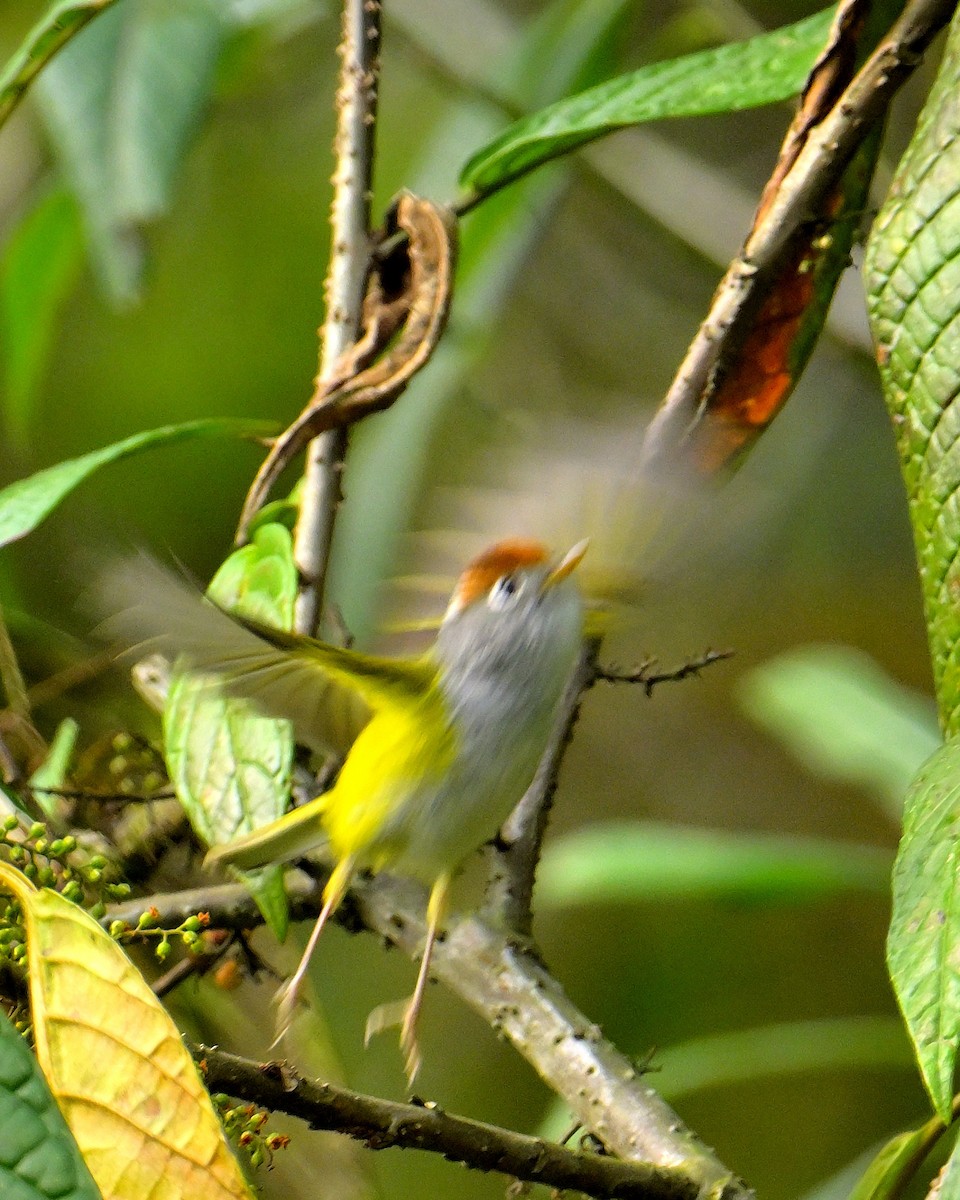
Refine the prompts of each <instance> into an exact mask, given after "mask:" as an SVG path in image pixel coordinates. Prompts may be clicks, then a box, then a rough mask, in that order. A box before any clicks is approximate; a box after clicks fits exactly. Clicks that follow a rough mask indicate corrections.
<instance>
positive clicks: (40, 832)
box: [27, 821, 47, 840]
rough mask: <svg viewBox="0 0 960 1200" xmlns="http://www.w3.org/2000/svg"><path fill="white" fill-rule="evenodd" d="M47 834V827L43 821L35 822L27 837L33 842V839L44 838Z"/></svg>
mask: <svg viewBox="0 0 960 1200" xmlns="http://www.w3.org/2000/svg"><path fill="white" fill-rule="evenodd" d="M46 832H47V827H46V825H44V823H43V822H42V821H34V823H33V824H32V825H31V826H30V832H29V833H28V834H27V837H28V838H30V839H31V840H32V839H33V838H42V837H43V836H44V834H45V833H46Z"/></svg>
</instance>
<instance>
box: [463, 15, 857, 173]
mask: <svg viewBox="0 0 960 1200" xmlns="http://www.w3.org/2000/svg"><path fill="white" fill-rule="evenodd" d="M833 12H834V10H833V9H832V8H829V9H825V10H824V11H823V12H819V13H816V14H815V15H814V16H812V17H807V18H806V19H805V20H803V21H798V22H797V23H796V24H794V25H788V26H786V27H785V28H783V29H778V30H775V31H774V32H772V33H764V34H760V35H759V36H758V37H754V38H750V39H749V41H746V42H737V43H732V44H730V45H726V46H720V47H718V48H717V49H716V50H703V51H699V52H698V53H696V54H688V55H685V56H684V57H683V58H677V59H672V60H670V61H668V62H659V63H653V64H651V65H650V66H647V67H641V68H640V69H639V70H638V71H633V72H631V73H630V74H629V75H621V76H619V77H618V78H616V79H610V80H608V81H607V82H606V83H601V84H598V85H597V86H596V87H592V88H589V89H588V90H587V91H585V92H580V93H579V94H578V95H576V96H570V97H568V98H567V99H566V100H561V101H559V103H557V104H552V105H550V106H549V107H548V108H544V109H541V110H540V111H539V112H537V113H534V114H533V115H532V116H530V117H525V118H524V119H523V120H520V121H518V122H517V123H516V124H515V125H512V126H511V127H510V128H509V129H508V130H506V132H504V133H502V134H501V135H500V136H499V137H497V138H495V139H494V140H493V141H492V142H489V143H488V144H487V145H486V146H484V147H483V149H482V150H480V151H478V152H477V153H476V154H475V155H474V156H473V157H472V158H471V159H470V160H469V161H468V162H467V164H466V166H465V167H464V168H463V171H462V172H461V176H460V181H461V183H462V184H464V186H466V187H469V188H471V189H472V190H473V191H474V192H476V193H480V194H483V193H486V192H490V191H493V190H495V189H497V188H501V187H503V186H504V185H505V184H507V183H510V182H512V181H513V180H515V179H518V178H519V177H520V176H521V175H524V174H526V173H527V172H528V171H532V170H533V169H534V167H538V166H541V165H542V164H543V163H545V162H547V161H548V160H550V159H552V158H556V157H557V156H558V155H560V154H567V153H569V152H570V151H571V150H575V149H576V148H577V147H579V146H582V145H584V144H585V143H586V142H589V141H592V140H593V139H594V138H598V137H602V136H603V135H604V134H607V133H612V132H613V131H614V130H616V129H623V128H624V127H625V126H627V125H637V124H640V123H641V122H643V121H653V120H657V119H659V118H662V117H690V116H701V115H705V114H708V113H718V112H732V111H735V110H738V109H743V108H755V107H757V106H759V105H762V104H772V103H774V102H775V101H777V100H786V99H788V98H789V97H790V96H793V95H795V94H796V93H797V92H799V91H800V89H801V88H802V87H803V84H804V82H805V81H806V78H807V75H808V74H809V72H810V68H811V66H812V65H813V63H814V60H815V59H816V57H817V54H818V53H819V52H820V50H821V49H822V48H823V45H824V42H825V41H826V37H827V32H828V30H829V28H830V22H831V21H832V20H833Z"/></svg>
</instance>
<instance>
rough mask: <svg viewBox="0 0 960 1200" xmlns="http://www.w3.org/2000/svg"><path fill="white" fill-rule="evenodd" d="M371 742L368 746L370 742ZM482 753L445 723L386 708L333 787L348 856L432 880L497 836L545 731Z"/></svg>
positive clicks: (331, 827)
mask: <svg viewBox="0 0 960 1200" xmlns="http://www.w3.org/2000/svg"><path fill="white" fill-rule="evenodd" d="M361 742H363V743H364V744H363V745H361ZM531 743H532V744H529V743H528V744H525V745H523V746H522V747H518V746H516V745H514V746H504V747H503V752H502V753H501V754H499V755H495V756H494V762H493V763H491V762H490V761H489V759H488V760H487V761H484V762H475V761H473V756H472V755H470V754H469V752H466V753H465V752H464V751H465V749H466V748H465V747H462V746H457V744H456V740H455V737H454V735H453V734H452V733H451V732H450V730H449V728H448V727H446V726H443V725H437V726H434V727H433V729H432V731H431V732H430V733H428V734H427V735H425V734H424V723H423V722H422V721H417V720H415V721H407V720H404V719H403V718H402V717H395V716H393V715H386V714H384V715H381V716H380V717H378V718H376V719H375V720H374V721H372V722H371V723H370V725H368V726H367V728H366V729H365V730H364V731H363V733H362V734H361V735H360V738H359V739H358V740H357V743H356V745H355V746H354V750H353V752H352V753H351V755H350V756H349V758H348V759H347V761H346V763H345V764H344V768H343V771H342V772H341V774H340V778H339V779H338V780H337V783H336V785H335V787H334V788H333V789H332V791H331V792H330V794H329V797H328V802H327V804H326V806H325V811H324V816H323V822H324V826H325V828H326V832H327V835H328V837H329V839H330V845H331V848H332V850H333V851H334V853H335V855H336V856H337V857H338V858H340V859H343V858H348V857H349V858H352V859H353V860H354V862H355V863H356V865H357V866H358V867H362V868H368V869H371V870H374V871H379V870H393V871H396V872H397V873H398V874H401V875H409V876H412V877H414V878H417V879H421V880H423V881H424V882H425V883H432V882H433V880H435V879H436V878H437V877H438V875H440V874H441V873H444V872H447V871H450V870H452V869H454V868H455V867H456V866H457V865H458V864H459V863H460V862H461V861H462V860H463V859H464V858H465V857H466V856H467V855H468V854H469V853H471V851H473V850H475V849H477V847H479V846H480V845H481V844H482V843H483V842H485V841H487V840H488V839H489V838H491V837H493V836H494V835H495V834H496V832H497V830H498V829H499V827H500V825H501V824H502V823H503V821H504V820H506V818H507V816H508V814H509V813H510V811H511V810H512V809H513V807H514V805H515V804H516V803H517V801H518V800H519V799H520V797H521V796H522V794H523V792H524V790H525V789H526V787H527V785H528V784H529V782H530V780H531V778H532V776H533V772H534V770H535V768H536V763H537V759H538V758H539V752H540V749H541V747H540V745H539V738H533V739H531Z"/></svg>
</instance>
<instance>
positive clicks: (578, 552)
mask: <svg viewBox="0 0 960 1200" xmlns="http://www.w3.org/2000/svg"><path fill="white" fill-rule="evenodd" d="M589 545H590V539H589V538H584V540H583V541H582V542H577V544H576V545H575V546H572V547H571V548H570V549H569V550H568V551H567V552H566V554H565V555H564V556H563V558H561V560H560V561H559V562H558V563H557V565H556V566H555V567H554V568H553V570H552V571H551V572H550V574H549V575H548V576H547V577H546V579H545V580H544V581H543V585H542V587H541V588H540V590H541V591H542V592H545V591H547V589H548V588H552V587H553V586H554V585H555V584H558V583H560V581H561V580H563V579H566V577H567V576H568V575H569V574H570V573H571V571H573V570H575V569H576V568H577V567H578V566H579V565H580V560H581V559H582V558H583V556H584V555H585V554H586V552H587V547H588V546H589Z"/></svg>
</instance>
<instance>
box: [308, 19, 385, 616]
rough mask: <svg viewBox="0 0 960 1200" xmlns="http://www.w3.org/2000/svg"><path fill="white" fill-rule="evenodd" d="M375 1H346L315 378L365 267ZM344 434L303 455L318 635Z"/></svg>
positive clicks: (347, 333) (349, 331) (325, 369)
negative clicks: (323, 303) (323, 313)
mask: <svg viewBox="0 0 960 1200" xmlns="http://www.w3.org/2000/svg"><path fill="white" fill-rule="evenodd" d="M380 16H381V6H380V0H344V5H343V34H342V38H341V41H340V47H339V54H340V84H339V87H338V89H337V100H336V104H337V132H336V139H335V142H334V150H335V154H336V167H335V169H334V175H333V204H332V207H331V212H330V263H329V267H328V270H327V278H326V283H325V292H326V317H325V319H324V323H323V330H322V334H321V352H320V369H319V375H318V379H319V380H323V379H325V378H327V377H328V376H329V375H331V374H332V372H333V368H334V364H335V363H336V362H337V360H338V359H339V358H340V356H341V354H343V352H344V351H345V350H347V349H348V348H349V347H350V346H351V345H352V344H353V343H354V342H355V341H356V339H357V336H358V333H359V328H360V316H361V309H362V306H363V295H364V289H365V286H366V279H367V272H368V268H369V262H370V240H371V239H370V194H371V186H372V179H373V148H374V136H375V131H376V118H377V84H378V80H379V73H380ZM346 446H347V434H346V431H345V430H343V429H335V430H330V431H329V432H328V433H323V434H321V435H320V436H319V437H317V438H315V439H314V441H313V442H311V444H310V446H309V448H308V450H307V460H306V469H305V474H304V483H303V493H302V498H301V501H300V516H299V519H298V521H297V529H296V534H295V538H294V555H295V558H296V562H297V567H298V569H299V572H300V578H301V588H300V594H299V596H298V597H297V608H296V617H295V628H296V629H297V630H298V631H299V632H300V633H313V632H314V631H315V630H316V627H317V624H318V621H319V616H320V612H321V609H322V605H323V596H324V589H325V585H326V574H327V564H328V561H329V557H330V546H331V543H332V540H333V529H334V522H335V521H336V515H337V508H338V506H339V503H340V479H341V474H342V472H343V458H344V454H345V452H346Z"/></svg>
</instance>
